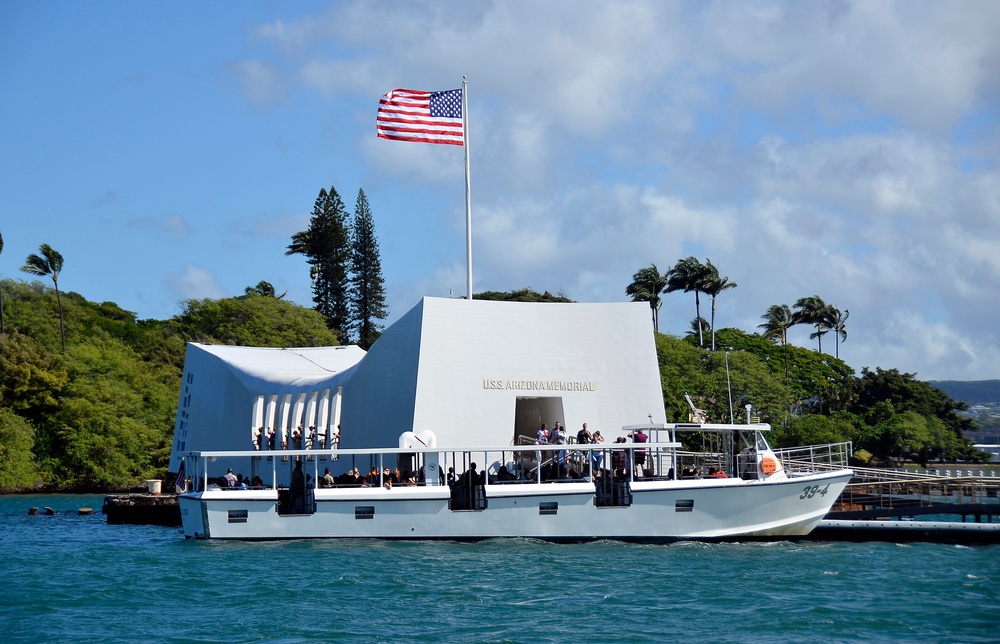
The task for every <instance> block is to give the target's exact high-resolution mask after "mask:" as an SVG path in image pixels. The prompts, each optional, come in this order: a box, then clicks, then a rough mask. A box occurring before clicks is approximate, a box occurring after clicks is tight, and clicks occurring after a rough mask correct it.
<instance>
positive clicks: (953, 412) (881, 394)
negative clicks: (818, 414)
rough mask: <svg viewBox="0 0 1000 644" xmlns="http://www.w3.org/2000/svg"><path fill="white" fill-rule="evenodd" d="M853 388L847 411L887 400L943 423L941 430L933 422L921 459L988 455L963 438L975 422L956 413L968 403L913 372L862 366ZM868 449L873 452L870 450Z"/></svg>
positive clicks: (861, 410) (865, 408)
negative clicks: (958, 399)
mask: <svg viewBox="0 0 1000 644" xmlns="http://www.w3.org/2000/svg"><path fill="white" fill-rule="evenodd" d="M855 387H856V390H857V399H856V402H855V403H854V404H853V405H851V407H850V411H852V412H853V413H855V414H857V415H859V416H865V415H867V414H868V413H869V412H870V411H871V410H872V409H875V408H878V407H879V406H880V405H881V404H882V403H888V404H889V405H891V407H892V408H893V409H894V410H895V412H897V413H900V414H902V413H905V412H908V411H912V412H914V413H916V414H918V415H920V416H923V417H924V418H928V419H932V418H933V419H937V420H939V421H940V422H941V423H942V426H943V430H942V429H941V428H939V427H937V426H935V425H934V424H933V423H932V425H931V427H930V430H931V440H930V441H929V442H927V443H926V444H923V445H921V447H922V450H923V453H922V458H925V459H930V458H947V459H956V460H959V459H960V460H966V459H967V460H975V461H979V460H983V459H985V458H988V455H987V454H986V453H985V452H981V451H979V450H976V449H975V448H974V447H972V442H971V441H969V440H968V439H966V438H965V437H964V433H965V432H967V431H971V430H973V429H975V423H974V422H973V421H972V420H971V419H970V418H967V417H965V416H960V415H959V414H958V413H957V412H959V411H964V410H966V409H968V405H966V404H965V403H963V402H958V401H955V400H952V399H951V398H950V397H949V396H948V395H947V394H945V393H944V392H943V391H941V390H940V389H938V388H936V387H933V386H931V385H930V383H927V382H922V381H920V380H917V379H916V378H915V377H914V375H913V374H910V373H900V372H899V370H898V369H885V370H883V369H881V368H876V369H875V370H874V371H870V370H869V369H868V368H864V369H862V370H861V378H859V379H857V381H856V383H855ZM869 451H871V452H872V453H873V454H874V453H875V452H874V451H873V450H871V449H869ZM914 451H921V450H919V449H918V450H914Z"/></svg>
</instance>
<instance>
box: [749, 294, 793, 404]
mask: <svg viewBox="0 0 1000 644" xmlns="http://www.w3.org/2000/svg"><path fill="white" fill-rule="evenodd" d="M760 317H762V318H763V319H764V324H759V325H757V328H759V329H764V337H765V338H767V339H768V340H781V346H782V349H783V351H784V353H785V384H786V385H787V384H788V329H789V328H791V326H792V325H793V324H795V318H794V316H793V315H792V310H791V309H790V308H788V305H787V304H772V305H771V307H770V308H769V309H767V312H766V313H764V315H762V316H760Z"/></svg>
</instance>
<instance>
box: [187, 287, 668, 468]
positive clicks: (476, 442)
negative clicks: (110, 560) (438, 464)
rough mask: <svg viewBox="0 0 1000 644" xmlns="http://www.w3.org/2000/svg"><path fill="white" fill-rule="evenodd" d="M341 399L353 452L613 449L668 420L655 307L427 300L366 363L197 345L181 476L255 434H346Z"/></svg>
mask: <svg viewBox="0 0 1000 644" xmlns="http://www.w3.org/2000/svg"><path fill="white" fill-rule="evenodd" d="M338 387H340V388H341V392H342V398H341V399H340V401H339V404H340V413H341V416H340V423H341V432H340V445H341V447H345V448H354V447H372V446H375V447H396V446H398V442H399V435H400V434H401V433H403V432H405V431H413V432H417V433H419V432H422V431H424V430H430V431H432V432H434V434H435V435H436V436H437V444H438V446H441V447H445V448H447V447H449V446H452V447H463V446H484V447H485V446H497V445H509V444H511V443H513V442H514V440H515V434H516V433H520V434H524V435H528V436H534V434H535V431H536V430H537V429H538V426H539V424H540V423H542V422H545V423H548V424H549V426H550V427H551V426H552V425H553V424H554V423H555V422H556V421H560V422H562V423H563V424H564V425H565V426H566V428H567V431H568V433H569V434H570V435H575V434H576V432H577V430H578V429H579V428H580V425H581V424H582V423H584V422H586V423H588V425H589V428H590V430H591V431H594V430H601V431H602V433H603V434H604V435H605V437H606V438H608V439H609V440H613V439H614V437H615V436H618V435H620V434H621V431H620V430H621V427H622V426H623V425H629V424H637V423H643V422H649V421H650V420H651V421H652V422H654V423H663V422H665V420H666V419H665V414H664V409H663V398H662V393H661V389H660V377H659V369H658V365H657V359H656V347H655V343H654V340H653V332H652V325H651V324H650V320H649V306H648V305H647V304H645V303H609V304H555V303H523V302H492V301H485V300H473V301H471V302H469V301H466V300H463V299H447V298H424V299H423V300H421V302H420V303H419V304H417V305H416V306H415V307H414V308H413V309H411V310H410V311H409V312H407V313H406V314H405V315H403V316H402V317H401V318H400V319H399V320H398V321H397V322H396V323H395V324H393V325H392V326H391V327H389V328H388V329H386V330H385V332H384V333H383V334H382V336H381V337H380V338H379V340H378V341H377V342H376V343H375V344H374V345H373V346H372V347H371V349H370V350H369V351H368V353H367V354H365V352H364V351H363V350H362V349H360V348H358V347H356V346H346V347H321V348H304V349H302V348H300V349H264V348H252V347H231V346H213V345H202V344H194V343H192V344H189V345H188V348H187V355H186V357H185V364H184V376H183V380H182V383H181V390H180V396H179V400H178V415H177V421H176V424H175V427H174V443H173V450H172V455H171V461H170V470H171V471H176V469H177V466H178V465H179V462H180V461H179V453H180V452H181V451H191V450H242V449H253V448H254V445H253V444H252V442H251V435H252V433H251V432H252V429H253V428H254V427H260V426H264V427H277V428H278V429H279V430H280V431H288V430H290V429H291V428H292V427H295V426H297V425H299V424H303V423H302V422H300V421H302V419H303V417H307V418H311V419H315V422H316V423H317V424H320V423H321V422H323V421H325V422H329V423H332V424H335V423H336V419H335V401H334V400H333V396H334V392H335V391H336V390H337V388H338ZM324 391H325V392H327V393H326V394H324V393H323V392H324ZM324 396H326V397H324ZM307 424H308V423H307ZM278 444H279V445H280V441H279V443H278Z"/></svg>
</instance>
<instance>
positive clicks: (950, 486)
mask: <svg viewBox="0 0 1000 644" xmlns="http://www.w3.org/2000/svg"><path fill="white" fill-rule="evenodd" d="M993 473H994V472H990V474H993ZM927 517H937V519H935V520H923V518H927ZM806 539H808V540H815V541H889V542H893V543H903V542H915V541H922V542H933V543H954V544H993V543H1000V477H996V476H992V475H990V476H987V475H986V472H985V471H979V470H978V468H977V469H976V470H971V469H969V470H964V471H963V470H955V471H952V470H946V471H945V472H944V473H941V472H936V473H934V472H924V473H915V472H906V471H900V470H886V469H875V468H855V476H854V478H853V479H852V480H851V482H850V483H849V484H848V485H847V487H846V488H845V489H844V492H843V493H842V494H841V495H840V498H839V499H838V500H837V503H835V504H834V506H833V509H832V510H831V511H830V512H829V513H828V514H827V515H826V517H825V518H824V520H823V521H822V522H820V524H819V526H817V527H816V528H815V529H814V530H813V531H812V532H811V533H810V534H809V536H808V537H806Z"/></svg>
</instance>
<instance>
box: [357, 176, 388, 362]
mask: <svg viewBox="0 0 1000 644" xmlns="http://www.w3.org/2000/svg"><path fill="white" fill-rule="evenodd" d="M349 298H350V303H351V320H352V326H353V327H354V328H355V329H356V330H357V332H358V345H359V346H361V348H362V349H365V350H367V349H368V348H369V347H371V346H372V344H373V343H374V342H375V340H377V339H378V337H379V335H381V333H382V329H383V326H382V325H380V324H378V323H377V322H376V320H384V319H385V318H386V317H387V316H388V312H387V310H386V307H385V280H384V279H383V278H382V260H381V259H380V258H379V250H378V239H376V237H375V220H374V218H373V217H372V212H371V209H370V208H369V207H368V198H367V197H365V191H364V190H358V200H357V202H356V204H355V206H354V225H353V226H352V227H351V287H350V292H349Z"/></svg>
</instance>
